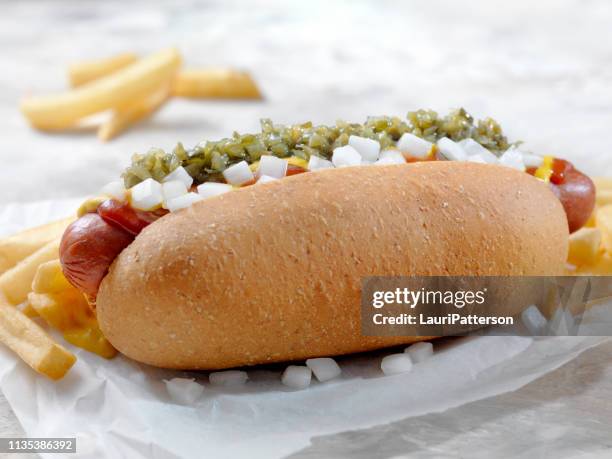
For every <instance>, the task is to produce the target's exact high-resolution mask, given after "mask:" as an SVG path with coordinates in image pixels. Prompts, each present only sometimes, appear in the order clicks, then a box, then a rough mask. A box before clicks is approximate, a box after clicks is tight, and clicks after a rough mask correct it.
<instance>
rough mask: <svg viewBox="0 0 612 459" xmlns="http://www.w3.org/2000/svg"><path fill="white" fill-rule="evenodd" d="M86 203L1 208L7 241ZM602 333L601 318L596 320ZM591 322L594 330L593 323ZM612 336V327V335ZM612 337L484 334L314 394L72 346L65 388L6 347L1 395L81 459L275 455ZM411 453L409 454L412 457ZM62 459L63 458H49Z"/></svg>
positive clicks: (559, 360) (261, 372)
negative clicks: (168, 384) (171, 387)
mask: <svg viewBox="0 0 612 459" xmlns="http://www.w3.org/2000/svg"><path fill="white" fill-rule="evenodd" d="M79 202H80V200H66V201H58V202H51V201H50V202H44V203H31V204H26V205H7V206H4V207H0V236H2V235H6V234H9V233H11V232H14V231H18V230H19V229H21V228H24V227H28V226H33V225H37V224H41V223H44V222H47V221H50V220H53V219H57V218H61V217H64V216H66V215H69V214H70V213H72V212H73V211H74V209H75V208H76V205H77V204H78V203H79ZM594 322H596V323H598V324H599V325H600V326H601V317H598V320H596V321H594ZM584 323H586V322H584ZM608 330H609V328H608ZM607 339H608V338H606V337H596V336H590V337H556V338H528V337H516V336H479V337H470V338H459V339H445V340H441V341H439V342H436V343H435V355H434V357H432V358H431V359H429V360H427V361H425V362H422V363H419V364H416V365H415V366H414V367H413V370H412V371H411V372H410V373H406V374H402V375H397V376H387V377H385V376H383V375H382V373H381V372H380V367H379V365H380V359H381V357H382V356H384V355H387V354H389V353H391V352H393V351H390V350H386V351H381V352H375V353H369V354H362V355H355V356H348V357H343V358H340V359H338V360H339V363H340V365H341V367H342V370H343V372H342V376H341V377H340V378H338V379H336V380H333V381H329V382H327V383H324V384H320V383H317V382H316V381H315V382H313V384H312V385H311V387H310V388H308V389H306V390H303V391H292V390H289V389H287V388H286V387H284V386H282V385H281V384H280V373H281V371H282V367H270V368H257V369H253V370H249V378H250V381H249V382H248V383H247V385H246V386H244V387H242V388H235V389H229V388H216V387H212V386H210V385H209V384H208V383H207V376H206V374H205V373H198V372H177V371H167V370H160V369H155V368H151V367H147V366H145V365H141V364H138V363H136V362H133V361H130V360H129V359H127V358H123V357H118V358H115V359H113V360H105V359H102V358H100V357H97V356H95V355H93V354H89V353H87V352H85V351H82V350H80V349H76V348H73V347H72V346H70V345H68V344H66V346H67V347H68V348H70V349H72V350H73V351H74V352H75V353H76V354H77V356H78V362H77V363H76V365H75V366H74V368H73V369H72V370H71V371H70V373H69V374H68V375H67V376H66V377H65V378H64V379H63V380H61V381H59V382H52V381H49V380H47V379H46V378H44V377H42V376H39V375H37V374H36V373H34V372H33V371H32V370H31V369H30V368H29V367H27V366H26V365H25V364H24V363H23V362H21V361H20V360H19V359H18V358H17V357H15V356H14V355H13V354H12V353H11V352H10V351H9V350H7V349H5V348H0V388H1V389H2V391H3V393H4V394H5V396H6V398H7V400H8V401H9V403H10V404H11V406H12V408H13V410H14V412H15V414H16V416H17V418H18V419H19V421H20V422H21V424H22V425H23V427H24V429H25V431H26V433H27V435H28V436H30V437H75V436H76V437H77V457H88V458H89V457H91V458H98V457H131V458H136V457H146V458H190V457H194V458H196V457H198V458H199V457H215V458H236V457H249V458H253V459H255V458H266V459H267V458H274V457H283V456H286V455H289V454H292V453H295V452H297V451H299V450H300V449H302V448H304V447H306V446H308V445H309V443H310V439H311V438H312V437H313V436H321V435H330V434H334V433H338V432H345V431H348V430H356V429H364V428H369V427H373V426H377V425H381V424H386V423H389V422H394V421H398V420H402V419H406V418H409V417H413V416H420V415H423V414H427V413H438V412H442V411H445V410H447V409H449V408H453V407H457V406H460V405H463V404H465V403H469V402H472V401H476V400H480V399H483V398H486V397H491V396H495V395H498V394H503V393H506V392H509V391H513V390H516V389H518V388H520V387H522V386H524V385H525V384H527V383H529V382H531V381H533V380H535V379H537V378H539V377H541V376H542V375H545V374H546V373H548V372H551V371H553V370H554V369H556V368H558V367H560V366H561V365H563V364H565V363H567V362H569V361H570V360H572V359H573V358H575V357H576V356H577V355H579V354H580V353H581V352H583V351H585V350H586V349H589V348H590V347H593V346H595V345H597V344H600V343H602V342H604V341H605V340H607ZM173 377H191V378H196V380H198V381H199V382H201V383H202V384H205V386H206V387H205V390H204V393H203V395H202V397H201V398H200V399H199V400H198V401H197V402H196V403H195V404H194V405H193V406H182V405H179V404H176V403H174V402H173V401H172V400H171V399H170V397H169V395H168V393H167V391H166V388H165V383H164V379H170V378H173ZM406 453H409V452H406ZM42 456H43V457H47V456H48V457H50V458H52V457H56V456H55V455H51V454H49V455H44V454H43V455H42Z"/></svg>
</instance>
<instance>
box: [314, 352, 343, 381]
mask: <svg viewBox="0 0 612 459" xmlns="http://www.w3.org/2000/svg"><path fill="white" fill-rule="evenodd" d="M306 366H307V367H308V368H310V369H311V370H312V372H313V373H314V375H315V377H316V378H317V379H318V380H319V381H321V382H325V381H329V380H330V379H334V378H337V377H338V376H340V373H342V370H341V369H340V366H338V364H337V363H336V361H335V360H334V359H332V358H330V357H320V358H316V359H308V360H306Z"/></svg>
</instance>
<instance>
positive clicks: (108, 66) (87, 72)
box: [68, 53, 138, 88]
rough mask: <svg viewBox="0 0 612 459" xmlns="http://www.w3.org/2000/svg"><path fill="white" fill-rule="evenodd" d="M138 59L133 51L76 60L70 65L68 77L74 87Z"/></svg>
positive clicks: (108, 73)
mask: <svg viewBox="0 0 612 459" xmlns="http://www.w3.org/2000/svg"><path fill="white" fill-rule="evenodd" d="M137 60H138V56H136V54H133V53H122V54H117V55H115V56H111V57H107V58H104V59H97V60H91V61H81V62H76V63H74V64H72V65H70V66H69V67H68V79H69V80H70V85H71V86H72V87H73V88H76V87H77V86H80V85H82V84H85V83H89V82H90V81H93V80H97V79H98V78H101V77H104V76H106V75H110V74H111V73H113V72H116V71H117V70H119V69H122V68H123V67H127V66H128V65H130V64H133V63H134V62H136V61H137Z"/></svg>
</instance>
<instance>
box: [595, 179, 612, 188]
mask: <svg viewBox="0 0 612 459" xmlns="http://www.w3.org/2000/svg"><path fill="white" fill-rule="evenodd" d="M592 180H593V183H595V188H597V191H598V192H599V191H605V190H608V191H610V190H612V178H609V177H593V178H592Z"/></svg>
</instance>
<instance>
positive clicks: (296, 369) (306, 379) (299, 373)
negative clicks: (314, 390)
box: [281, 365, 312, 389]
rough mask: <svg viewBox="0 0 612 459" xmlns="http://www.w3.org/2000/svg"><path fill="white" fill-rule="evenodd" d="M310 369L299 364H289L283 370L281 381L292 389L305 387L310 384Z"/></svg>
mask: <svg viewBox="0 0 612 459" xmlns="http://www.w3.org/2000/svg"><path fill="white" fill-rule="evenodd" d="M311 379H312V371H310V368H308V367H303V366H299V365H289V366H288V367H287V368H286V369H285V371H284V372H283V376H282V377H281V382H282V383H283V384H284V385H285V386H287V387H291V388H292V389H306V388H307V387H308V386H310V380H311Z"/></svg>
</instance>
